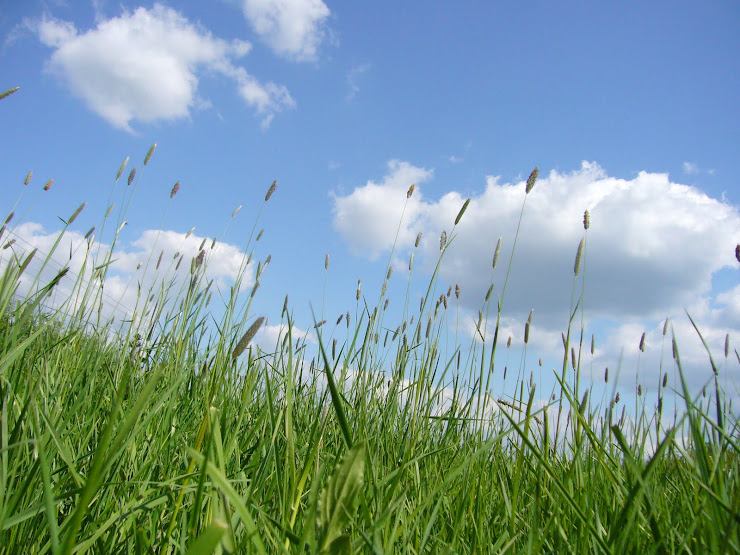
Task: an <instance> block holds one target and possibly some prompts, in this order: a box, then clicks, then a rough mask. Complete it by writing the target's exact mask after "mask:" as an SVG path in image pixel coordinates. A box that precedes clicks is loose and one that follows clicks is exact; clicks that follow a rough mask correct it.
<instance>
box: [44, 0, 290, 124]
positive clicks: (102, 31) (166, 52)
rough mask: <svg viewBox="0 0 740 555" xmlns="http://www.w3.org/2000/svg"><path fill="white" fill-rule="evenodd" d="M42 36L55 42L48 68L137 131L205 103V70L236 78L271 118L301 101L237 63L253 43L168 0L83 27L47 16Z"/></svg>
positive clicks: (110, 117) (103, 112)
mask: <svg viewBox="0 0 740 555" xmlns="http://www.w3.org/2000/svg"><path fill="white" fill-rule="evenodd" d="M36 32H37V34H38V37H39V40H40V41H41V42H42V43H43V44H45V45H47V46H49V47H51V48H53V49H54V52H53V53H52V55H51V57H50V58H49V60H48V62H47V68H48V69H49V70H50V71H52V72H53V73H55V74H57V75H59V76H60V77H61V78H62V79H63V80H64V81H65V83H66V85H67V86H68V87H69V89H70V91H71V92H72V93H73V94H74V95H76V96H78V97H79V98H81V99H82V100H83V101H84V102H85V103H86V104H87V106H88V107H89V108H90V109H91V110H92V111H93V112H95V113H96V114H98V115H99V116H101V117H102V118H104V119H105V120H106V121H108V122H109V123H110V124H111V125H113V126H115V127H117V128H119V129H124V130H126V131H129V132H131V131H132V128H131V122H132V121H139V122H153V121H158V120H165V121H171V120H176V119H180V118H186V117H189V115H190V112H191V110H192V109H193V108H194V107H197V106H198V105H203V104H206V105H207V104H208V103H207V102H204V101H202V100H201V99H199V98H198V96H197V89H198V72H199V71H201V70H203V69H207V70H210V71H214V72H217V73H220V74H222V75H225V76H227V77H229V78H231V79H233V80H234V81H235V83H236V85H237V87H238V89H239V92H240V94H241V96H242V98H243V99H244V100H245V101H246V102H247V104H248V105H250V106H251V107H253V108H255V110H256V111H257V113H258V114H259V115H261V116H262V122H263V126H264V125H269V122H270V121H271V119H272V117H273V116H274V114H275V113H276V112H279V111H281V110H283V109H285V108H291V107H293V106H294V105H295V103H294V102H293V100H292V98H291V97H290V94H289V93H288V91H287V89H285V87H282V86H279V85H275V84H273V83H267V84H263V83H260V82H259V81H257V80H256V79H255V78H254V77H252V76H250V75H249V74H247V72H246V71H245V70H244V69H243V68H241V67H237V66H235V65H234V64H233V60H235V59H238V58H241V57H243V56H245V55H246V54H247V53H248V52H249V50H250V48H251V46H250V44H249V43H248V42H245V41H242V40H235V41H232V42H230V43H229V42H226V41H224V40H222V39H219V38H215V37H213V35H212V34H211V33H210V32H208V31H207V30H204V29H202V28H200V27H198V26H196V25H193V24H192V23H190V22H189V21H188V20H187V19H186V18H185V17H184V16H183V15H182V14H180V13H179V12H177V11H176V10H173V9H172V8H168V7H166V6H163V5H161V4H155V5H154V6H153V7H152V8H151V9H150V10H147V9H146V8H141V7H140V8H137V9H136V10H135V11H134V12H133V13H129V12H124V13H123V14H122V15H121V16H120V17H114V18H110V19H107V20H99V21H98V22H97V25H96V27H95V28H94V29H90V30H88V31H84V32H81V31H78V30H77V29H76V28H75V26H74V25H73V24H72V23H70V22H66V21H58V20H54V19H49V18H47V17H44V18H43V19H42V20H41V21H40V22H38V24H37V25H36Z"/></svg>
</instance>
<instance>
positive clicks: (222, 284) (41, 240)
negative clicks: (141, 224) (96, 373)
mask: <svg viewBox="0 0 740 555" xmlns="http://www.w3.org/2000/svg"><path fill="white" fill-rule="evenodd" d="M8 233H9V234H8ZM58 235H59V232H58V231H47V230H46V229H44V227H43V226H42V225H41V224H38V223H33V222H28V223H24V224H20V225H19V226H17V227H16V228H14V229H13V231H12V232H6V235H4V237H3V242H5V241H7V240H8V239H9V238H12V239H15V240H16V241H15V243H13V246H12V249H13V250H12V251H11V250H6V251H3V256H0V271H2V270H3V269H4V268H5V266H6V264H8V262H9V260H10V256H9V255H10V253H15V254H16V256H18V258H20V259H23V258H24V257H25V255H26V254H28V253H30V252H31V251H32V250H33V249H34V248H37V249H38V252H37V255H36V256H35V257H34V259H33V261H32V263H31V264H30V265H29V267H28V268H27V269H26V271H25V273H24V274H23V276H21V279H20V286H19V290H18V294H19V295H21V296H25V295H27V294H28V293H29V292H31V290H32V288H36V287H43V286H44V285H46V284H47V283H49V282H50V281H51V280H52V278H54V276H55V275H56V274H57V273H58V272H59V271H60V270H61V269H62V268H64V267H69V272H68V273H67V274H66V275H65V276H64V278H62V280H61V281H60V282H59V284H58V285H57V286H56V287H55V289H54V292H53V295H52V297H51V299H50V300H49V301H48V302H46V303H45V304H47V305H48V306H47V308H54V309H56V308H58V307H59V306H61V304H62V303H65V302H66V303H69V302H72V303H73V307H71V308H72V309H75V308H77V306H78V303H80V302H82V297H81V296H78V295H77V294H76V293H75V282H76V280H78V279H80V280H82V283H83V290H84V288H85V287H86V284H88V283H90V279H91V275H92V267H93V266H94V265H95V264H100V263H101V262H102V261H104V260H105V257H106V255H107V252H108V250H109V248H110V245H109V244H107V243H105V242H98V241H96V240H95V237H94V235H93V236H92V237H91V238H90V239H89V240H88V239H85V238H84V236H83V235H82V234H81V233H79V232H77V231H67V232H66V233H65V234H64V236H63V237H62V239H61V242H60V243H59V245H58V247H57V249H56V251H55V252H54V253H53V254H52V256H51V258H50V261H49V263H48V264H47V266H46V267H45V268H44V270H43V272H41V266H42V263H43V262H44V258H45V257H46V256H47V253H49V252H51V251H52V248H53V246H54V244H55V242H56V240H57V237H58ZM125 236H126V234H125V231H124V232H123V233H122V237H125ZM201 245H203V250H204V251H205V257H204V262H203V264H204V266H205V275H204V278H203V279H202V280H201V283H202V284H203V285H202V286H203V287H205V283H207V282H208V281H210V280H213V286H212V288H211V291H214V290H220V291H222V292H225V293H224V294H225V295H226V296H227V297H228V288H229V287H231V286H232V285H233V284H234V283H235V282H236V280H237V278H238V277H239V275H240V270H241V269H242V266H243V264H244V263H245V262H246V258H245V254H244V253H243V252H242V251H241V250H240V249H239V248H238V247H236V246H234V245H230V244H228V243H220V242H216V243H215V245H214V244H213V241H212V239H210V238H206V237H199V236H198V235H195V234H190V235H189V236H188V235H187V234H186V233H179V232H175V231H167V230H163V231H157V230H146V231H143V232H142V233H141V234H140V235H139V236H138V237H136V238H134V239H133V240H131V241H124V240H119V242H118V243H117V245H116V250H115V255H114V256H113V261H112V262H111V263H110V264H109V271H108V274H107V276H106V279H105V282H104V285H103V290H102V291H100V290H99V286H98V285H92V288H93V290H95V291H96V292H98V293H100V294H101V295H102V297H101V298H102V306H103V312H104V314H105V316H106V317H112V316H115V318H116V319H117V320H118V321H121V320H122V319H126V318H131V316H132V314H133V313H134V311H135V310H139V309H140V307H141V305H142V303H143V302H144V301H145V298H146V297H148V296H149V295H150V294H152V293H153V294H155V296H156V295H158V293H159V292H160V290H161V289H162V287H165V288H166V289H168V290H169V292H170V294H169V296H168V300H169V301H172V302H174V300H175V299H174V296H175V295H176V294H177V293H178V292H182V291H184V290H185V289H186V288H187V285H188V283H189V280H190V279H191V274H190V264H191V261H192V260H193V259H194V258H195V257H197V256H198V254H199V252H200V250H199V249H200V247H201ZM211 245H213V247H211ZM6 253H7V254H6ZM180 259H182V262H180V263H178V262H179V260H180ZM158 262H159V264H158ZM157 265H159V268H158V269H157ZM255 268H256V262H255V261H252V262H250V264H249V265H248V266H245V267H244V268H243V276H242V280H241V282H240V291H245V290H247V289H248V288H250V287H252V285H254V282H255ZM40 272H41V273H40ZM39 273H40V276H39ZM37 276H39V279H38V280H36V277H37ZM34 280H36V283H35V284H34ZM163 284H164V285H163ZM139 289H140V290H141V295H142V297H141V298H140V299H139V296H138V290H139ZM137 299H138V300H137ZM137 302H138V306H139V309H136V307H137Z"/></svg>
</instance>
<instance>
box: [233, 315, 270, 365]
mask: <svg viewBox="0 0 740 555" xmlns="http://www.w3.org/2000/svg"><path fill="white" fill-rule="evenodd" d="M264 321H265V317H264V316H260V317H259V318H257V319H256V320H255V321H254V323H253V324H252V325H251V326H249V329H248V330H247V331H246V333H245V334H244V335H242V338H241V339H240V340H239V342H238V343H237V344H236V347H234V350H233V351H232V353H231V359H232V360H233V359H235V358H237V357H238V356H239V355H241V354H242V353H243V352H244V350H245V349H246V348H247V346H248V345H249V343H250V341H252V339H254V336H255V335H257V332H258V331H259V329H260V327H262V324H263V322H264Z"/></svg>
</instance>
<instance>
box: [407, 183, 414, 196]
mask: <svg viewBox="0 0 740 555" xmlns="http://www.w3.org/2000/svg"><path fill="white" fill-rule="evenodd" d="M414 189H416V183H412V184H411V187H409V190H408V191H407V192H406V198H411V195H413V194H414Z"/></svg>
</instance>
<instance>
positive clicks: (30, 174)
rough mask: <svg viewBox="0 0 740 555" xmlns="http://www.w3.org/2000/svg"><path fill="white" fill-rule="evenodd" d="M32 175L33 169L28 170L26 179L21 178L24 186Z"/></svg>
mask: <svg viewBox="0 0 740 555" xmlns="http://www.w3.org/2000/svg"><path fill="white" fill-rule="evenodd" d="M32 177H33V171H30V172H28V175H27V176H26V179H24V180H23V185H24V186H26V185H28V184H29V183H30V182H31V178H32Z"/></svg>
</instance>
